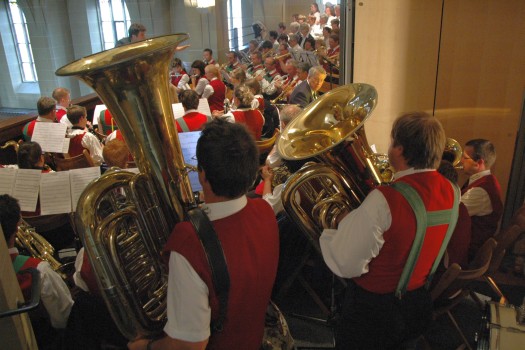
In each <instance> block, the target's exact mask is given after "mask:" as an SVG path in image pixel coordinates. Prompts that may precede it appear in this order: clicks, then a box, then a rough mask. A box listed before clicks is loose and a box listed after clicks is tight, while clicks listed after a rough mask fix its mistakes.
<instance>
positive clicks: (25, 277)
mask: <svg viewBox="0 0 525 350" xmlns="http://www.w3.org/2000/svg"><path fill="white" fill-rule="evenodd" d="M10 256H11V261H12V262H13V266H14V262H15V259H16V257H17V256H20V258H27V260H26V261H25V262H24V264H23V265H22V267H21V268H20V269H19V270H18V271H22V270H25V269H28V268H30V267H34V268H36V267H37V266H38V264H40V263H41V262H42V260H40V259H36V258H31V257H25V256H22V255H18V254H10ZM20 258H19V259H20ZM18 271H15V272H17V274H16V278H17V279H18V284H19V285H20V289H21V290H22V294H23V295H24V299H25V300H29V299H31V281H32V278H31V275H30V274H27V273H24V274H19V273H18Z"/></svg>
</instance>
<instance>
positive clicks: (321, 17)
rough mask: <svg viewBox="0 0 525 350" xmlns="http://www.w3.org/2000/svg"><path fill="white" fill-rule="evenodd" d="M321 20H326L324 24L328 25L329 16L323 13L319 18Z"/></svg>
mask: <svg viewBox="0 0 525 350" xmlns="http://www.w3.org/2000/svg"><path fill="white" fill-rule="evenodd" d="M319 19H320V20H321V19H322V20H324V23H327V22H328V15H327V14H326V13H323V14H321V16H320V17H319Z"/></svg>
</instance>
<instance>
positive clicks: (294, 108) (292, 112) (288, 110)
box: [279, 105, 303, 125]
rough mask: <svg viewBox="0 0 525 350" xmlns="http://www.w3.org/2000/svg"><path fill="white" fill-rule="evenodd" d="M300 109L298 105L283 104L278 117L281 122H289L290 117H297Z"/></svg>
mask: <svg viewBox="0 0 525 350" xmlns="http://www.w3.org/2000/svg"><path fill="white" fill-rule="evenodd" d="M302 111H303V109H302V108H301V107H299V106H298V105H288V106H284V108H283V109H282V110H281V112H280V113H279V119H280V120H281V122H283V124H284V125H286V124H288V123H289V122H291V121H292V119H294V118H295V117H297V116H298V115H299V113H301V112H302Z"/></svg>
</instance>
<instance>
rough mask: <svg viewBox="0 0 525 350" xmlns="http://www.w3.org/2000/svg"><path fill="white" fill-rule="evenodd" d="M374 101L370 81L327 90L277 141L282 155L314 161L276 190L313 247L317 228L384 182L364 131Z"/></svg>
mask: <svg viewBox="0 0 525 350" xmlns="http://www.w3.org/2000/svg"><path fill="white" fill-rule="evenodd" d="M376 103H377V92H376V90H375V88H374V87H373V86H371V85H367V84H349V85H345V86H341V87H339V88H336V89H333V90H331V91H330V92H328V93H326V94H324V95H322V96H321V97H320V98H319V99H317V100H315V101H313V102H312V103H310V104H309V105H308V107H307V108H306V109H305V110H304V111H303V112H302V113H301V114H299V115H298V116H297V117H296V118H294V119H293V120H292V121H291V122H290V123H288V125H287V126H286V128H285V130H284V131H283V132H282V135H281V138H280V139H279V141H278V143H277V150H278V152H279V154H280V155H281V156H282V157H283V158H284V159H288V160H305V159H309V158H313V159H317V160H318V161H320V163H314V162H310V163H307V164H306V165H304V166H303V167H302V168H301V169H300V170H299V171H297V172H296V173H294V174H293V175H292V176H290V178H288V180H287V181H286V183H285V186H284V190H283V194H282V201H283V205H284V208H285V210H286V212H287V213H288V215H290V217H291V218H292V219H293V220H294V221H295V222H296V223H297V224H298V225H299V226H300V227H301V228H302V230H303V231H304V232H305V233H306V234H307V237H308V238H309V239H310V240H311V242H312V244H313V245H314V247H316V248H317V249H318V250H320V246H319V241H318V240H319V236H320V234H321V232H322V230H323V228H328V227H332V228H333V227H336V225H337V217H338V215H339V214H340V213H342V212H344V211H349V210H352V209H354V208H356V207H357V206H359V205H360V204H361V202H362V201H363V200H364V198H365V197H366V195H367V194H368V192H370V191H371V190H372V189H373V188H374V187H376V186H378V185H379V184H381V183H384V182H385V180H383V178H382V177H381V174H380V172H379V170H378V167H377V165H380V164H377V165H376V162H377V161H378V158H377V157H376V156H374V152H373V151H372V149H371V148H370V146H369V145H368V142H367V140H366V135H365V130H364V123H365V122H366V120H367V119H368V118H369V117H370V115H371V113H372V111H373V109H374V108H375V105H376ZM382 167H384V165H382Z"/></svg>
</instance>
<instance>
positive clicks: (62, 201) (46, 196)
mask: <svg viewBox="0 0 525 350" xmlns="http://www.w3.org/2000/svg"><path fill="white" fill-rule="evenodd" d="M40 212H41V214H42V215H50V214H62V213H70V212H71V187H70V181H69V171H59V172H56V173H47V174H42V177H41V179H40Z"/></svg>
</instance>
